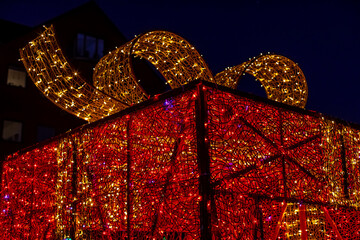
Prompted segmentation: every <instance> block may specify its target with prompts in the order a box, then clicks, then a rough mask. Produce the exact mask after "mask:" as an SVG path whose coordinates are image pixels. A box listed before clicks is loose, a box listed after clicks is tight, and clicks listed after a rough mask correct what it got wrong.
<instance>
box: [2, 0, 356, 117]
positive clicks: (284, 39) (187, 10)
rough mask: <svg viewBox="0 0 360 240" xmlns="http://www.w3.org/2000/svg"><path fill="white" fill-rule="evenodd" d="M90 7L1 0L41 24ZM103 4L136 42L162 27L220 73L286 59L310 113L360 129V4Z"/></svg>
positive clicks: (8, 11)
mask: <svg viewBox="0 0 360 240" xmlns="http://www.w3.org/2000/svg"><path fill="white" fill-rule="evenodd" d="M85 2H86V0H53V1H49V0H33V1H30V0H0V18H3V19H6V20H10V21H14V22H18V23H22V24H26V25H30V26H33V25H39V24H41V23H42V22H44V21H46V20H49V19H51V18H53V17H55V16H57V15H60V14H62V13H64V12H66V11H68V10H70V9H72V8H74V7H77V6H79V5H81V4H83V3H85ZM96 2H97V3H98V5H99V6H100V7H101V8H102V9H103V11H104V12H105V13H106V14H107V15H108V16H109V17H110V19H111V20H112V21H113V22H114V23H115V24H116V25H117V26H118V28H119V29H120V31H121V32H122V33H123V34H124V35H125V36H126V37H127V38H128V39H131V38H132V37H133V36H134V35H136V34H140V33H143V32H146V31H150V30H157V29H163V30H168V31H172V32H174V33H177V34H179V35H180V36H182V37H184V38H186V39H187V40H188V41H189V42H190V43H192V44H193V45H194V46H195V47H196V48H197V50H198V51H199V52H200V53H201V54H202V55H203V56H204V58H205V60H206V61H207V63H208V64H209V66H210V68H211V70H212V71H213V73H214V74H216V73H217V72H220V71H222V70H223V69H224V68H225V67H228V66H234V65H237V64H240V63H242V62H243V61H246V60H247V59H248V58H249V57H253V56H256V55H258V54H259V53H261V52H273V53H277V54H281V55H284V56H286V57H288V58H290V59H292V60H293V61H295V62H297V63H298V64H299V66H300V67H301V69H302V70H303V72H304V74H305V76H306V78H307V82H308V86H309V99H308V104H307V107H306V108H307V109H310V110H315V111H319V112H322V113H325V114H328V115H331V116H335V117H339V118H342V119H345V120H348V121H352V122H357V123H360V94H359V92H360V66H359V65H360V60H359V56H360V3H357V2H360V1H357V2H356V1H349V0H342V1H341V0H338V1H331V0H328V1H315V0H314V1H280V0H278V1H270V0H269V1H263V0H258V1H230V0H223V1H221V0H219V1H205V0H204V1H203V0H201V1H195V0H194V1H190V0H183V1H168V2H167V1H160V0H158V1H151V0H148V1H136V0H133V1H131V0H127V1H121V0H119V1H107V0H103V1H100V0H98V1H96ZM238 2H242V3H238ZM2 34H4V33H2Z"/></svg>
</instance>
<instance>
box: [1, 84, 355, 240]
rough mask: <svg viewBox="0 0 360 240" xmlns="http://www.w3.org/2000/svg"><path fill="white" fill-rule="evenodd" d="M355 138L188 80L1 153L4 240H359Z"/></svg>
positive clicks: (306, 116)
mask: <svg viewBox="0 0 360 240" xmlns="http://www.w3.org/2000/svg"><path fill="white" fill-rule="evenodd" d="M359 159H360V130H359V127H358V126H353V125H351V126H349V125H344V124H343V123H342V122H340V121H338V120H333V119H329V118H327V117H323V116H322V115H321V114H317V113H314V112H308V111H305V110H301V109H298V108H293V107H289V106H286V105H283V104H275V103H273V102H270V101H269V102H267V101H266V102H264V101H260V100H256V99H254V98H251V97H248V96H245V95H243V94H240V93H235V92H234V91H231V90H229V89H227V88H223V87H220V86H217V85H213V84H210V83H207V82H193V83H192V84H190V85H187V86H185V87H184V90H182V89H175V90H173V91H172V92H168V93H166V94H164V95H160V96H158V97H156V98H152V99H150V100H148V101H146V102H144V103H143V104H141V105H137V106H135V107H133V108H129V109H127V110H126V111H123V112H120V113H118V114H115V115H113V116H112V117H111V118H108V119H105V120H102V121H98V122H95V123H92V124H89V125H86V126H83V127H81V128H78V129H76V130H74V131H71V132H68V133H66V134H64V135H61V136H59V137H56V138H54V139H52V140H50V141H48V142H46V143H43V144H40V145H37V146H35V147H32V148H30V149H28V150H24V151H21V152H18V153H16V154H13V155H11V156H9V158H8V159H7V161H6V162H5V163H4V171H3V176H2V182H1V192H0V197H1V200H0V210H1V212H0V226H1V228H2V237H3V238H4V239H8V238H11V239H167V240H168V239H171V240H178V239H360V212H359V211H358V207H359V197H360V194H359V187H360V185H359V184H360V180H359V169H360V168H359V167H360V166H359V164H360V160H359Z"/></svg>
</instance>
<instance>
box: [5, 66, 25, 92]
mask: <svg viewBox="0 0 360 240" xmlns="http://www.w3.org/2000/svg"><path fill="white" fill-rule="evenodd" d="M11 70H12V71H17V72H22V73H24V75H25V78H24V85H15V84H11V83H9V75H10V74H9V71H11ZM26 82H27V73H26V70H25V69H24V68H21V67H14V66H8V68H7V73H6V86H9V87H15V88H26V86H27V84H26Z"/></svg>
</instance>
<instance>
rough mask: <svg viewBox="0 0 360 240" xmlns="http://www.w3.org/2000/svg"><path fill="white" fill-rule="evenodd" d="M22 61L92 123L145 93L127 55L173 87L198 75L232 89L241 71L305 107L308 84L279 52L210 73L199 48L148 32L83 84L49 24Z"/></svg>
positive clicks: (272, 94)
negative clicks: (151, 67) (150, 66)
mask: <svg viewBox="0 0 360 240" xmlns="http://www.w3.org/2000/svg"><path fill="white" fill-rule="evenodd" d="M20 55H21V60H22V62H23V63H24V65H25V68H26V70H27V72H28V74H29V75H30V77H31V79H32V80H33V82H34V83H35V85H36V86H37V88H38V89H39V90H40V91H41V92H42V93H43V94H44V95H45V96H46V97H47V98H48V99H50V100H51V101H52V102H53V103H54V104H56V105H57V106H58V107H60V108H62V109H64V110H66V111H67V112H69V113H71V114H73V115H75V116H78V117H80V118H82V119H84V120H86V121H89V122H93V121H96V120H98V119H101V118H103V117H106V116H109V115H111V114H114V113H116V112H119V111H121V110H123V109H125V108H126V107H128V106H130V105H133V104H136V103H139V102H142V101H144V100H145V99H146V98H147V93H146V92H145V91H144V89H142V87H141V85H140V84H139V80H138V79H136V77H135V74H134V70H133V66H132V62H131V58H132V56H136V57H140V58H143V59H145V60H147V61H148V62H150V63H151V64H153V65H154V66H155V67H156V68H157V70H158V71H159V72H160V73H161V74H162V75H163V77H164V78H165V80H166V82H167V84H169V85H170V87H171V88H177V87H180V86H182V85H184V84H187V83H188V82H191V81H193V80H196V79H201V80H205V81H210V82H215V83H217V84H219V85H224V86H227V87H231V88H236V86H237V83H238V81H239V79H240V78H241V76H242V75H243V74H244V73H248V74H251V75H253V76H254V77H255V78H256V79H258V80H259V81H260V82H261V84H262V85H263V86H264V88H265V91H266V93H267V96H268V98H269V99H272V100H275V101H278V102H282V103H285V104H289V105H293V106H297V107H305V104H306V100H307V96H308V89H307V84H306V80H305V77H304V74H303V72H302V71H301V69H300V68H299V67H298V66H297V65H296V64H295V63H294V62H293V61H291V60H290V59H288V58H286V57H283V56H280V55H261V56H259V57H257V58H253V59H252V60H249V61H247V62H244V63H242V64H240V65H237V66H235V67H232V68H228V69H226V70H225V71H223V72H220V73H218V74H217V75H216V76H215V78H214V77H213V75H212V73H211V71H210V69H209V68H208V66H207V64H206V62H205V61H204V59H203V58H202V57H201V55H200V54H199V53H198V52H197V50H196V49H195V48H194V47H193V46H192V45H191V44H190V43H188V42H187V41H186V40H185V39H183V38H182V37H180V36H178V35H176V34H174V33H170V32H166V31H153V32H148V33H145V34H143V35H140V36H139V37H136V38H134V39H133V40H131V41H129V42H127V43H126V44H124V45H122V46H121V47H119V48H117V49H115V50H114V51H112V52H110V53H109V54H107V55H106V56H104V57H103V58H102V59H101V60H100V61H99V62H98V64H97V65H96V67H95V70H94V74H93V80H94V81H93V82H94V86H95V87H94V86H92V85H90V84H89V83H87V82H86V81H85V80H84V79H83V78H81V77H80V75H79V74H78V73H77V72H75V71H74V70H73V68H72V67H71V66H70V64H69V63H68V61H67V60H66V58H65V56H64V55H63V53H62V51H61V49H60V47H59V45H58V43H57V41H56V38H55V34H54V29H53V27H52V26H50V27H49V28H46V30H45V31H44V32H43V33H42V34H41V35H40V36H39V37H37V38H36V39H34V40H33V41H31V42H30V43H29V44H28V45H26V46H25V47H24V48H23V49H21V50H20Z"/></svg>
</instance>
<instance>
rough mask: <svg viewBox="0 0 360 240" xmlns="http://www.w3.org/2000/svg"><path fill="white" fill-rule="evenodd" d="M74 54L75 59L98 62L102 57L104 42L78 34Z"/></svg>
mask: <svg viewBox="0 0 360 240" xmlns="http://www.w3.org/2000/svg"><path fill="white" fill-rule="evenodd" d="M75 54H76V57H80V58H87V59H93V60H98V59H100V58H101V57H103V56H104V40H103V39H101V38H96V37H93V36H89V35H86V34H83V33H78V34H77V37H76V49H75Z"/></svg>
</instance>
